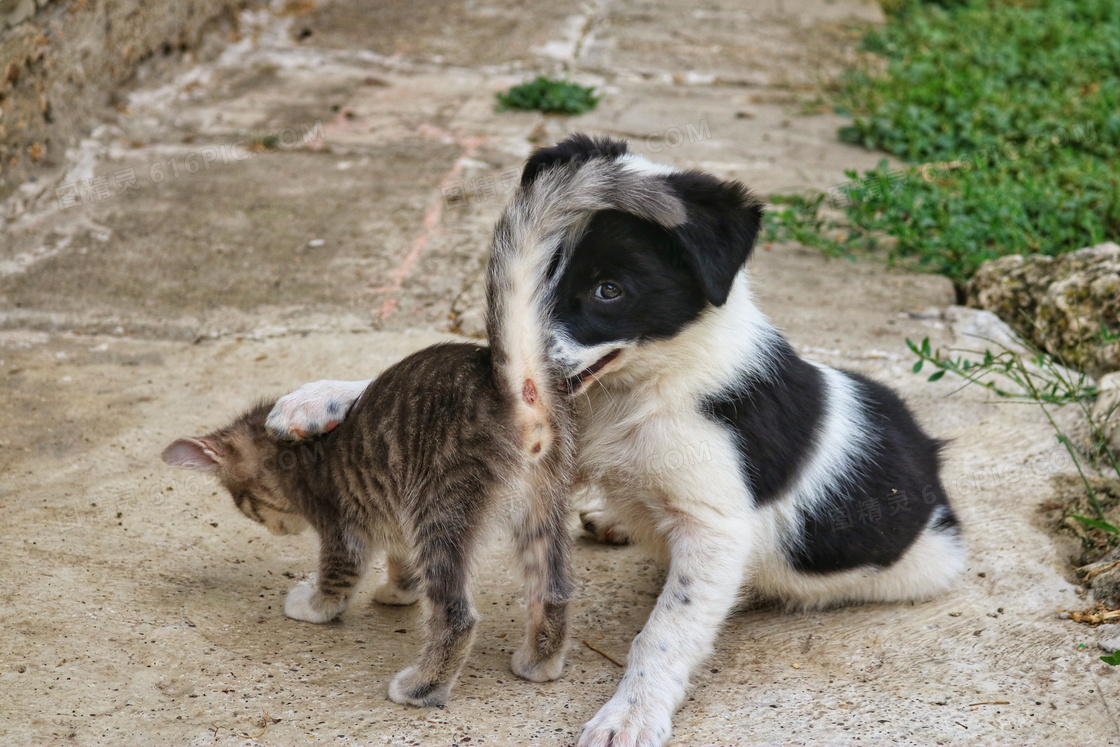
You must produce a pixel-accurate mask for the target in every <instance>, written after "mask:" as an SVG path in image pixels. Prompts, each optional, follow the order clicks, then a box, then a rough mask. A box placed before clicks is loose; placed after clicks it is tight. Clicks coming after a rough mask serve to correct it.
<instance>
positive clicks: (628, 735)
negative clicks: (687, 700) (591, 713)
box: [578, 695, 673, 747]
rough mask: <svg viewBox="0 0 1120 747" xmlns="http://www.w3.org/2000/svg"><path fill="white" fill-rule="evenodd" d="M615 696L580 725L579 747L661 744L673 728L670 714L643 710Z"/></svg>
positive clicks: (646, 746)
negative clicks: (593, 716)
mask: <svg viewBox="0 0 1120 747" xmlns="http://www.w3.org/2000/svg"><path fill="white" fill-rule="evenodd" d="M629 701H630V698H629V696H627V697H626V698H625V699H623V698H620V697H619V696H618V695H615V696H614V697H613V698H611V699H610V700H608V701H607V704H606V705H605V706H603V707H602V708H600V709H599V712H598V713H596V714H595V718H593V719H591V720H590V721H588V722H587V723H586V724H584V726H583V731H582V732H581V733H580V735H579V743H578V747H661V746H662V745H664V744H665V743H666V742H668V741H669V735H670V734H671V733H672V731H673V724H672V714H670V713H664V712H660V711H650V710H643V709H641V708H639V707H637V706H632V705H630V703H629Z"/></svg>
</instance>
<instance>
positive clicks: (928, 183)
mask: <svg viewBox="0 0 1120 747" xmlns="http://www.w3.org/2000/svg"><path fill="white" fill-rule="evenodd" d="M887 10H888V13H889V15H888V22H887V24H886V25H885V26H884V27H882V28H880V29H877V30H875V31H872V32H870V33H869V34H867V36H866V37H865V38H864V40H863V45H862V46H863V49H864V51H866V52H869V53H872V55H874V56H875V57H876V58H878V59H879V61H880V63H881V64H879V65H868V66H867V67H866V68H865V69H861V70H856V71H853V72H851V73H850V74H849V75H848V76H847V77H846V78H845V79H844V80H843V81H842V83H841V84H840V87H839V90H838V91H837V92H836V95H837V100H838V103H839V104H840V106H839V107H838V111H841V112H842V113H847V114H850V115H851V116H852V117H853V122H852V124H851V125H850V126H847V127H844V128H842V129H841V131H840V137H841V139H842V140H845V141H847V142H851V143H856V144H859V145H862V146H864V147H867V148H872V149H878V150H883V151H886V152H888V153H891V154H893V155H895V156H896V157H898V158H899V159H901V160H903V161H905V162H907V163H908V164H909V165H908V167H907V168H905V169H902V170H900V171H889V170H888V169H887V166H886V161H885V160H884V161H883V162H882V163H880V166H879V168H878V169H876V170H873V171H869V172H866V173H864V174H857V173H855V172H854V171H852V172H848V174H847V175H848V178H849V179H850V180H851V182H850V183H849V184H848V185H847V188H846V189H845V190H843V192H842V193H841V194H837V193H833V194H831V195H830V198H832V201H833V202H834V203H837V205H836V206H837V207H839V209H840V211H842V213H843V217H842V218H841V217H839V215H838V214H837V213H836V212H835V211H832V212H828V211H825V212H824V213H822V208H824V207H825V206H826V204H827V203H826V202H825V201H824V200H823V198H822V199H817V198H815V197H813V198H809V197H804V196H800V197H794V196H785V197H784V198H780V199H779V209H778V210H775V211H773V212H772V213H771V214H770V216H769V218H768V220H769V225H770V228H771V230H772V231H773V232H774V234H773V235H774V238H775V239H777V240H787V239H794V240H797V241H800V242H802V243H806V244H809V245H811V246H818V247H820V248H822V249H824V250H825V251H828V252H830V253H834V254H857V253H859V252H860V251H865V250H884V249H885V251H886V253H887V256H888V257H889V258H890V259H891V260H892V261H896V262H904V263H907V264H914V265H916V266H918V267H920V268H923V269H927V270H930V271H933V272H939V273H942V274H945V275H947V276H949V277H950V278H952V279H953V280H954V282H955V283H956V284H957V285H958V288H961V287H963V284H964V283H965V282H966V281H967V279H968V278H969V277H971V276H972V274H973V273H974V272H975V271H976V269H977V267H979V266H980V264H981V263H982V262H983V261H985V260H987V259H991V258H994V257H999V256H1003V255H1006V254H1024V253H1026V254H1029V253H1035V252H1041V253H1044V254H1050V255H1054V254H1060V253H1063V252H1067V251H1072V250H1074V249H1079V248H1081V247H1084V246H1089V245H1092V244H1095V243H1099V242H1101V241H1105V240H1115V239H1116V238H1117V237H1118V236H1120V2H1117V0H952V1H950V0H942V2H940V3H921V2H918V1H917V0H895V1H894V2H892V3H891V5H890V6H889V7H888V9H887ZM875 70H878V71H880V72H874V71H875ZM835 198H840V199H839V200H837V199H835Z"/></svg>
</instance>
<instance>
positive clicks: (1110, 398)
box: [1091, 371, 1120, 459]
mask: <svg viewBox="0 0 1120 747" xmlns="http://www.w3.org/2000/svg"><path fill="white" fill-rule="evenodd" d="M1097 390H1098V391H1099V392H1100V394H1099V395H1098V396H1097V401H1096V402H1094V403H1093V409H1092V411H1091V414H1092V417H1093V420H1094V422H1095V423H1096V424H1097V427H1098V428H1100V429H1101V432H1102V433H1103V434H1104V436H1105V438H1106V439H1107V443H1108V448H1109V449H1111V450H1112V453H1113V454H1114V455H1116V457H1117V458H1118V459H1120V371H1117V372H1116V373H1110V374H1109V375H1107V376H1103V377H1101V380H1100V382H1099V383H1098V384H1097Z"/></svg>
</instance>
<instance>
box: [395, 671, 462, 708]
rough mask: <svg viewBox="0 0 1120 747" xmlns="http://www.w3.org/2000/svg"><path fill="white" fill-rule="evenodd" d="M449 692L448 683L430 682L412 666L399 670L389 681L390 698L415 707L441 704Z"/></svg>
mask: <svg viewBox="0 0 1120 747" xmlns="http://www.w3.org/2000/svg"><path fill="white" fill-rule="evenodd" d="M450 694H451V684H450V683H438V682H430V681H428V680H427V679H425V678H424V677H421V676H420V670H419V669H418V668H417V667H414V666H413V667H409V668H408V669H405V670H403V671H401V672H400V673H399V674H397V676H396V677H394V678H393V681H392V682H390V683H389V699H390V700H392V701H393V702H394V703H400V704H401V705H411V706H416V707H417V708H430V707H432V706H442V705H444V704H445V703H447V696H448V695H450Z"/></svg>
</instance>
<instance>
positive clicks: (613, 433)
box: [578, 391, 718, 486]
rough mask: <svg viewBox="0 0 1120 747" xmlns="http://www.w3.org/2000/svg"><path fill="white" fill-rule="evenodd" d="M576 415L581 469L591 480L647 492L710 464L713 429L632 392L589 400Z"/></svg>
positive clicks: (691, 415)
mask: <svg viewBox="0 0 1120 747" xmlns="http://www.w3.org/2000/svg"><path fill="white" fill-rule="evenodd" d="M581 415H582V416H583V418H584V423H583V427H582V429H581V444H580V448H579V450H578V452H579V459H580V466H581V468H582V471H583V472H584V474H585V475H587V476H588V477H590V478H592V479H601V480H608V481H612V482H629V483H633V484H645V485H647V486H649V485H651V484H657V483H658V482H660V481H661V480H660V478H662V477H665V476H666V474H667V473H670V472H674V471H678V470H681V469H686V468H688V467H690V466H696V465H699V464H701V463H703V462H705V461H710V460H711V459H712V449H713V443H712V436H713V434H712V432H711V425H712V424H711V423H709V422H708V421H706V420H705V419H704V418H703V417H702V416H701V415H700V414H699V413H695V412H692V411H685V412H681V411H674V410H671V409H668V408H666V407H664V405H663V404H658V403H655V402H653V401H652V398H651V397H647V396H642V395H641V394H637V393H635V392H633V391H631V392H629V393H628V396H624V397H618V396H615V397H614V398H613V399H608V398H607V397H606V396H600V397H597V398H595V399H593V400H589V401H588V402H587V403H585V407H584V411H583V412H582V413H581ZM717 439H718V436H717Z"/></svg>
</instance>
